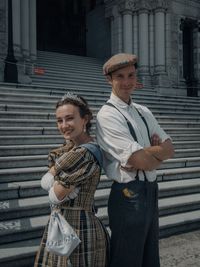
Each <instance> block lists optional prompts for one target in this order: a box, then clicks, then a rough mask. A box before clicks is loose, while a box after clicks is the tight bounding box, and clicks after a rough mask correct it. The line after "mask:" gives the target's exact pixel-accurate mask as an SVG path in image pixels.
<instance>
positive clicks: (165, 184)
mask: <svg viewBox="0 0 200 267" xmlns="http://www.w3.org/2000/svg"><path fill="white" fill-rule="evenodd" d="M101 66H102V62H101V61H100V60H98V59H93V58H84V57H79V56H72V55H59V54H56V53H50V52H45V53H44V52H39V55H38V65H37V67H41V68H44V70H45V72H44V74H43V75H33V77H32V79H33V84H32V85H13V84H3V83H2V84H0V122H1V123H0V136H1V138H0V266H3V267H8V266H9V267H31V266H33V261H34V257H35V253H36V251H37V249H38V245H39V242H40V240H41V235H42V233H43V229H44V226H45V224H46V222H47V220H48V216H49V205H48V198H47V195H46V192H45V191H44V190H43V189H42V188H41V187H40V178H41V176H42V174H43V173H44V172H45V171H46V170H47V154H48V152H49V151H50V150H51V149H52V148H55V147H57V146H58V145H60V144H62V142H63V139H62V137H61V136H60V135H59V133H58V131H57V129H56V123H55V118H54V109H55V103H56V102H57V100H58V99H59V98H60V97H61V96H62V95H63V94H64V93H65V92H66V91H67V90H69V91H73V92H76V93H78V94H81V95H82V96H84V97H85V98H86V99H87V100H88V102H89V104H90V106H91V107H92V110H93V112H94V122H95V115H96V113H97V111H98V110H99V108H100V107H101V106H102V105H103V104H104V103H105V101H106V100H107V99H108V97H109V95H110V88H109V87H108V85H107V84H106V82H105V79H104V77H103V76H102V73H101ZM134 99H135V101H136V102H138V103H141V104H145V105H147V106H148V107H149V108H150V109H151V110H152V112H153V113H154V114H155V116H156V117H157V119H158V120H159V122H160V124H161V125H162V127H163V128H164V129H165V130H166V131H167V132H168V133H169V134H170V135H171V137H172V138H173V143H174V147H175V152H176V153H175V156H174V158H173V159H170V160H167V161H166V162H164V163H163V165H162V166H161V167H160V169H159V170H158V171H157V175H158V182H159V214H160V238H163V237H166V236H170V235H172V234H178V233H181V232H185V231H191V230H194V229H198V228H200V115H199V114H200V99H199V98H196V99H195V98H186V97H170V96H159V95H158V94H156V92H155V91H154V90H153V89H150V88H143V89H142V90H138V91H136V93H135V95H134ZM92 134H93V135H95V126H93V128H92ZM110 185H111V181H110V180H108V179H107V178H106V177H105V175H103V174H102V177H101V182H100V184H99V187H98V190H97V191H96V195H95V201H96V205H97V207H98V216H99V217H100V218H101V219H102V220H103V222H104V223H105V224H106V225H107V226H108V218H107V209H106V206H107V198H108V195H109V191H110Z"/></svg>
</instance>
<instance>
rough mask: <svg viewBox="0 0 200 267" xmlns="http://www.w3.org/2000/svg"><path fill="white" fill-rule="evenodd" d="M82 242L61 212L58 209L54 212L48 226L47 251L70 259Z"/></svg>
mask: <svg viewBox="0 0 200 267" xmlns="http://www.w3.org/2000/svg"><path fill="white" fill-rule="evenodd" d="M80 242H81V241H80V239H79V237H78V236H77V234H76V232H75V231H74V229H73V228H72V227H71V225H70V224H69V223H68V222H67V221H66V220H65V218H64V217H63V216H62V214H61V213H60V211H59V210H58V209H54V210H52V212H51V216H50V220H49V226H48V233H47V242H46V249H47V250H48V251H50V252H53V253H55V254H57V255H60V256H67V257H69V255H70V254H71V253H72V251H73V250H74V249H75V248H76V247H77V246H78V244H79V243H80Z"/></svg>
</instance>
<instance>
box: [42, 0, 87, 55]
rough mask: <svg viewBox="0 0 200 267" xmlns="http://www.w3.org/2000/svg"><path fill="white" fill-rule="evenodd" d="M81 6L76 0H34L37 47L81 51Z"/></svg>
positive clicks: (80, 2) (83, 18) (82, 13)
mask: <svg viewBox="0 0 200 267" xmlns="http://www.w3.org/2000/svg"><path fill="white" fill-rule="evenodd" d="M85 43H86V40H85V7H84V1H79V0H59V1H58V0H37V48H38V50H48V51H55V52H60V53H68V54H77V55H85V51H86V49H85Z"/></svg>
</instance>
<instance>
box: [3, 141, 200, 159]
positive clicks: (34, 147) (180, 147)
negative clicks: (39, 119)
mask: <svg viewBox="0 0 200 267" xmlns="http://www.w3.org/2000/svg"><path fill="white" fill-rule="evenodd" d="M58 140H59V142H58V143H55V142H54V143H46V144H45V143H42V144H27V145H23V144H20V145H17V144H16V145H1V150H0V157H3V156H17V155H18V156H25V155H45V154H46V155H48V153H49V151H50V150H51V149H53V148H56V146H57V147H58V146H61V145H62V144H63V143H64V142H63V140H62V139H58ZM173 143H174V147H175V149H176V150H175V155H174V157H175V158H177V157H180V152H184V151H186V153H187V151H188V150H189V151H192V153H193V155H192V156H194V157H195V156H198V152H199V149H200V147H199V144H200V142H199V141H191V142H189V141H188V142H186V141H180V142H173ZM189 145H190V146H189ZM176 153H177V154H176ZM185 156H186V157H188V155H187V154H186V155H185ZM190 156H191V155H190ZM181 157H184V156H181Z"/></svg>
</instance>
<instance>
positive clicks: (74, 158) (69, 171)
mask: <svg viewBox="0 0 200 267" xmlns="http://www.w3.org/2000/svg"><path fill="white" fill-rule="evenodd" d="M55 170H56V173H57V175H56V176H55V180H57V181H58V182H59V183H61V184H62V185H63V186H65V187H69V186H70V185H74V186H78V185H79V184H83V183H85V181H86V180H87V179H89V178H90V177H91V176H92V175H93V174H94V172H96V171H97V170H99V171H100V167H99V165H98V163H97V161H96V159H95V158H94V156H93V155H92V153H91V152H89V151H88V150H87V149H86V148H84V147H78V148H75V149H72V150H70V151H68V152H66V153H64V154H63V155H62V156H61V157H60V158H59V159H57V161H56V163H55Z"/></svg>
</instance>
